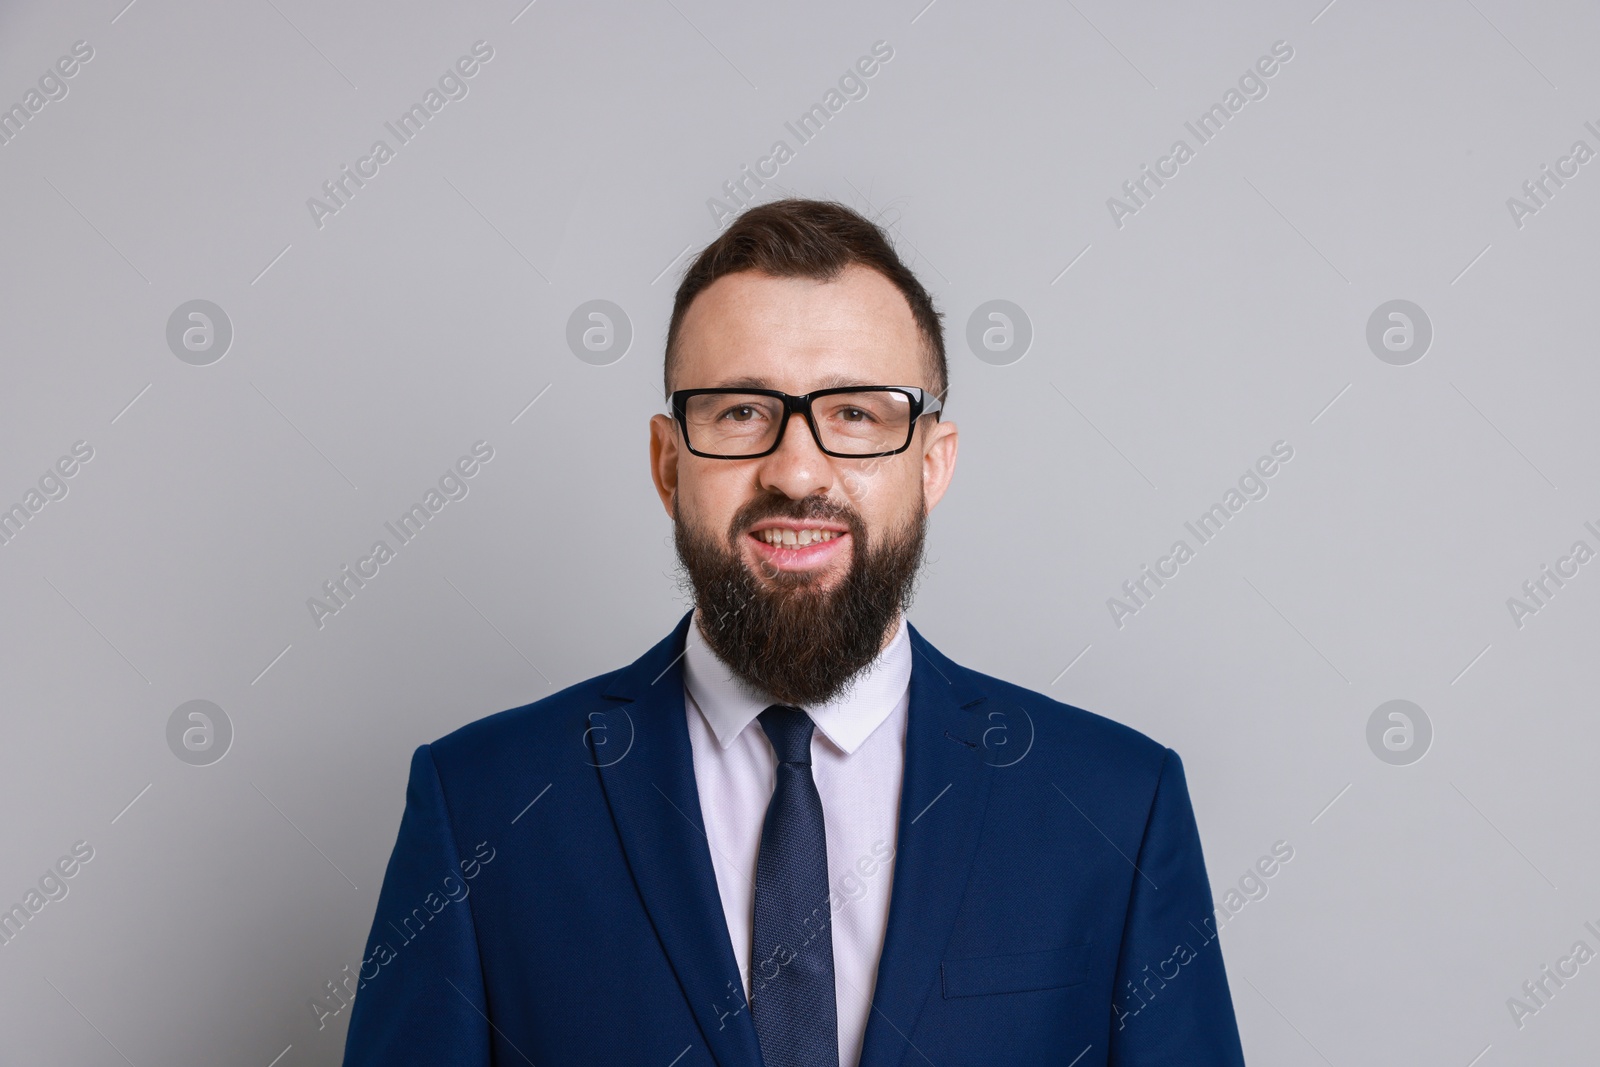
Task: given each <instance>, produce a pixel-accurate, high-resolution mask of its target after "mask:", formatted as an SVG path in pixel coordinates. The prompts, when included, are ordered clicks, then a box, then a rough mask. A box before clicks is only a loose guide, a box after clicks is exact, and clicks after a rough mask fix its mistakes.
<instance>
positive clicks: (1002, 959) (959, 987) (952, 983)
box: [939, 943, 1090, 999]
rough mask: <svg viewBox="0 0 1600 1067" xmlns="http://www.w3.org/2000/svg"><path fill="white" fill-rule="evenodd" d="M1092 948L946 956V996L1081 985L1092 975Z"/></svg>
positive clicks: (942, 969)
mask: <svg viewBox="0 0 1600 1067" xmlns="http://www.w3.org/2000/svg"><path fill="white" fill-rule="evenodd" d="M1089 950H1090V945H1089V944H1088V943H1085V944H1081V945H1067V946H1065V947H1063V948H1050V949H1045V950H1043V951H1041V952H1017V953H1013V954H1011V955H1006V956H971V957H968V958H967V959H960V960H945V961H943V962H942V963H940V964H939V970H940V974H941V977H942V978H943V984H944V996H945V998H946V999H949V998H951V997H977V996H983V995H984V994H987V993H1020V992H1023V991H1024V990H1029V989H1054V988H1057V987H1058V986H1069V985H1077V984H1078V983H1079V982H1085V981H1088V979H1089Z"/></svg>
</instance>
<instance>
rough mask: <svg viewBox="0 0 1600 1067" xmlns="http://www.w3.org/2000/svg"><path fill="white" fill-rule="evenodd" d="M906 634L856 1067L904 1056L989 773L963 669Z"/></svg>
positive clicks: (954, 901) (930, 1058)
mask: <svg viewBox="0 0 1600 1067" xmlns="http://www.w3.org/2000/svg"><path fill="white" fill-rule="evenodd" d="M909 629H910V636H911V648H912V666H911V705H910V710H909V712H908V718H907V722H906V751H905V772H904V776H903V778H902V784H901V788H900V814H899V823H898V830H897V834H898V838H897V841H896V845H895V865H894V882H893V885H892V888H891V890H890V899H889V923H888V930H887V933H886V934H885V937H884V943H883V953H882V956H881V957H880V959H879V961H878V975H877V981H876V985H875V986H874V988H873V996H872V1014H871V1016H870V1017H869V1018H868V1020H867V1030H866V1036H865V1038H864V1040H863V1042H862V1050H861V1061H860V1067H896V1065H898V1064H899V1063H900V1062H901V1061H902V1060H903V1059H904V1058H905V1056H906V1053H907V1051H908V1049H909V1048H910V1040H911V1033H912V1031H913V1030H914V1029H915V1027H916V1023H917V1018H918V1016H919V1015H920V1014H921V1012H922V1006H923V1004H924V1002H925V1001H926V1000H927V998H928V995H929V993H930V991H931V990H932V988H933V985H934V979H935V977H936V976H937V975H938V973H939V961H940V959H941V958H942V956H943V954H944V950H945V946H946V944H947V943H948V942H949V940H950V932H951V929H952V928H953V926H954V924H955V918H956V910H957V908H958V907H959V906H960V904H961V899H962V896H963V894H964V891H965V888H966V884H967V873H968V871H969V870H970V868H971V866H972V858H973V855H974V853H975V851H976V848H977V844H978V836H979V831H980V828H981V827H982V825H983V815H984V810H985V808H986V807H987V806H988V802H989V788H990V785H991V783H992V782H993V774H994V767H993V766H992V764H991V762H990V761H988V760H985V759H984V756H983V751H984V750H983V748H982V740H983V730H984V720H983V718H982V709H981V708H980V707H978V705H980V704H982V703H983V701H984V700H985V699H986V698H985V696H984V694H983V693H982V692H981V691H979V690H978V689H976V688H975V687H974V686H973V684H972V682H971V680H970V677H969V675H968V672H967V671H966V670H964V669H963V668H961V667H959V666H957V665H956V664H955V663H952V662H951V661H950V660H949V659H947V658H946V657H945V656H944V655H943V654H941V653H940V652H939V651H938V649H936V648H934V647H933V646H932V645H931V644H929V643H928V641H927V640H926V639H925V638H924V637H923V636H922V635H921V634H920V633H918V632H917V629H916V627H914V626H912V627H909ZM974 709H976V710H974ZM923 1053H924V1055H923V1056H922V1057H921V1060H923V1061H926V1062H935V1063H936V1062H938V1060H939V1056H938V1053H937V1050H932V1049H924V1050H923Z"/></svg>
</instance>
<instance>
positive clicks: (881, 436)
mask: <svg viewBox="0 0 1600 1067" xmlns="http://www.w3.org/2000/svg"><path fill="white" fill-rule="evenodd" d="M811 414H812V417H813V418H815V419H816V420H817V432H818V433H820V434H821V435H822V447H824V448H826V449H828V450H829V451H830V452H842V453H844V454H845V455H870V454H872V453H874V452H893V451H894V450H895V449H897V448H900V447H901V446H903V445H904V444H905V443H906V442H907V441H908V440H909V439H910V437H911V395H910V394H909V393H900V392H896V391H894V390H892V389H873V390H868V391H863V392H859V393H829V394H827V395H826V396H819V397H817V398H816V399H815V400H814V401H812V403H811Z"/></svg>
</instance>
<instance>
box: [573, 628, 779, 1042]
mask: <svg viewBox="0 0 1600 1067" xmlns="http://www.w3.org/2000/svg"><path fill="white" fill-rule="evenodd" d="M692 618H693V612H688V613H686V614H685V615H684V616H683V618H682V619H680V620H679V622H678V625H677V627H676V628H674V630H673V631H672V633H671V634H669V635H668V636H667V637H666V638H665V639H663V640H662V641H661V642H660V643H659V644H657V645H656V646H655V647H654V648H652V649H650V651H648V652H646V653H645V654H644V655H643V656H641V657H639V659H638V660H636V661H635V662H634V663H633V664H632V665H630V666H628V667H625V668H623V669H622V670H621V671H619V672H618V673H617V674H616V675H615V676H614V677H613V679H612V681H611V682H610V684H609V685H607V687H606V689H605V695H606V696H607V697H609V698H611V699H613V700H614V701H616V704H614V706H613V707H612V708H610V709H608V710H607V711H604V712H602V713H601V714H602V715H603V717H604V718H605V720H606V721H605V722H604V723H600V722H598V721H597V719H596V717H594V716H591V721H590V723H589V728H588V731H587V736H588V738H589V741H590V748H591V752H592V753H594V755H593V762H594V763H595V764H596V765H597V766H598V767H599V774H600V781H601V784H602V787H603V788H604V790H605V795H606V802H607V804H608V805H609V807H610V810H611V818H612V821H613V822H615V824H616V827H617V834H618V836H619V837H620V838H621V841H622V847H623V851H624V853H625V854H626V856H627V860H628V867H629V869H630V870H631V871H632V872H633V878H634V883H635V884H636V886H637V887H638V891H639V895H640V897H641V898H643V901H644V905H645V909H646V911H647V912H648V913H649V915H650V920H651V922H652V924H653V925H654V927H655V930H656V933H657V935H658V936H659V937H660V939H661V944H662V947H663V948H664V949H665V951H666V954H667V958H668V960H669V962H670V963H671V965H672V969H673V972H674V973H675V974H676V975H677V977H678V983H679V985H680V986H681V987H682V989H683V992H684V995H685V996H686V997H687V998H688V1001H689V1006H690V1008H691V1010H692V1011H693V1013H694V1017H695V1021H696V1022H697V1023H698V1024H699V1027H700V1033H701V1035H702V1036H703V1037H704V1039H705V1042H706V1046H707V1047H708V1048H709V1049H710V1050H711V1054H712V1056H714V1057H715V1058H716V1061H717V1063H718V1064H720V1065H721V1067H755V1065H758V1064H760V1063H761V1049H760V1043H759V1042H758V1041H757V1039H756V1031H755V1025H754V1023H752V1022H751V1020H750V1012H749V1011H748V1010H747V1008H746V1005H745V996H744V982H743V977H742V976H741V975H740V973H739V966H738V963H737V962H736V961H735V958H734V955H733V943H732V942H731V941H730V940H729V938H728V924H727V919H726V917H725V916H724V914H723V911H722V897H721V894H720V892H719V891H718V889H717V878H716V871H715V869H714V868H713V867H712V864H711V849H710V846H709V845H708V844H707V842H706V835H705V824H704V821H703V819H702V816H701V812H700V794H699V790H698V789H697V788H696V785H695V777H694V751H693V748H692V746H691V745H690V742H689V730H688V724H687V722H686V719H685V712H684V700H683V669H682V662H681V661H682V654H683V648H684V636H685V634H687V632H688V629H689V625H690V620H691V619H692ZM619 713H620V714H619ZM597 727H602V728H603V729H602V730H598V731H597ZM602 737H603V738H604V743H603V744H601V743H598V742H599V741H600V740H601V738H602ZM630 742H631V744H630ZM624 753H625V754H624Z"/></svg>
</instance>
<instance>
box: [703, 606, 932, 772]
mask: <svg viewBox="0 0 1600 1067" xmlns="http://www.w3.org/2000/svg"><path fill="white" fill-rule="evenodd" d="M683 652H684V654H683V682H684V686H685V688H687V689H688V690H689V695H690V696H691V697H693V698H694V702H695V704H696V706H698V707H699V709H700V714H701V715H702V716H704V718H705V720H706V724H707V725H708V726H710V727H711V732H712V733H714V734H716V737H717V744H718V745H719V746H720V747H722V748H723V749H726V748H727V747H728V746H729V745H732V744H733V742H734V740H735V739H736V738H737V737H738V736H739V735H740V734H741V733H743V732H744V729H745V727H747V726H749V725H750V724H751V723H752V722H754V721H755V719H756V717H757V716H758V715H760V714H761V713H762V712H763V711H765V710H767V708H769V707H771V706H772V705H773V704H777V703H779V701H777V700H774V699H772V698H771V697H769V696H767V695H766V694H765V693H761V692H759V691H757V690H756V689H754V688H753V687H752V686H750V685H748V684H747V683H746V682H745V681H744V680H743V679H741V678H737V677H735V676H734V675H733V672H732V671H730V670H729V669H728V667H727V665H726V664H725V663H723V662H722V660H721V658H720V657H718V656H717V654H716V653H715V652H714V651H712V649H711V646H709V645H707V644H706V642H705V637H704V636H703V635H702V634H701V633H700V625H699V612H698V611H696V613H695V617H694V619H692V620H691V621H690V623H689V630H688V633H687V634H686V635H685V637H684V650H683ZM910 686H911V638H910V635H909V634H908V633H907V631H906V619H905V615H904V613H902V614H901V616H900V623H899V627H898V628H897V629H896V630H895V635H894V638H893V639H892V640H890V642H889V645H888V647H887V648H885V649H883V650H882V651H881V652H879V653H878V656H877V658H876V659H874V660H873V661H872V662H871V663H869V664H868V665H867V666H866V667H865V668H863V669H862V672H861V674H860V675H858V676H857V677H856V678H855V680H854V682H853V684H852V685H851V686H850V687H849V688H848V689H847V690H846V691H845V692H844V693H841V694H840V695H839V696H837V697H835V698H834V699H833V700H831V701H829V702H828V703H826V704H818V705H809V706H805V708H804V710H805V712H806V713H807V714H808V715H810V716H811V720H812V722H814V723H816V724H817V729H818V730H821V731H822V733H823V735H824V736H826V737H827V738H828V740H830V741H832V742H833V743H834V744H835V745H837V746H838V747H839V748H840V749H842V750H844V752H845V753H846V754H849V753H852V752H854V751H855V750H856V749H857V748H859V747H860V745H861V743H862V742H863V741H865V740H866V739H867V738H868V737H870V736H871V735H872V732H873V731H874V730H876V729H877V728H878V727H879V726H881V725H883V722H884V720H885V719H887V718H888V717H889V713H890V712H892V711H894V709H895V707H896V706H897V705H898V704H899V702H900V700H901V698H903V697H904V696H905V695H906V691H907V690H908V689H909V688H910Z"/></svg>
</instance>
